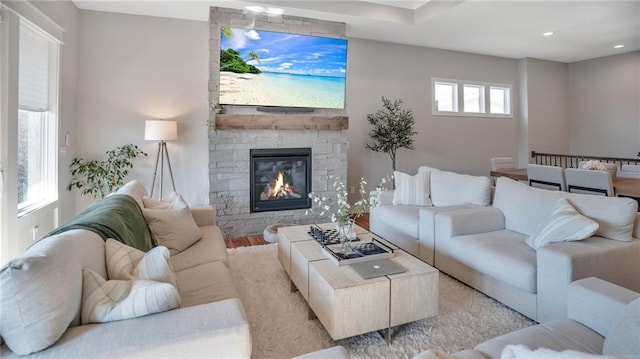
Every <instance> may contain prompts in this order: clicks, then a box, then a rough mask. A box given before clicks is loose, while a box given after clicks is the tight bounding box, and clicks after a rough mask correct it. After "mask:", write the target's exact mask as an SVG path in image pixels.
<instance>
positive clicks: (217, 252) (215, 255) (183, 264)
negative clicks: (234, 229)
mask: <svg viewBox="0 0 640 359" xmlns="http://www.w3.org/2000/svg"><path fill="white" fill-rule="evenodd" d="M200 230H201V231H202V238H201V239H200V240H199V241H196V243H194V244H193V245H191V247H189V248H187V249H185V250H184V251H182V252H180V253H176V254H174V255H172V256H171V258H170V260H171V266H172V267H173V270H174V272H179V271H182V270H185V269H189V268H191V267H196V266H199V265H200V264H204V263H209V262H216V261H219V262H222V263H225V264H228V262H229V256H228V255H227V247H226V245H225V244H224V237H223V235H222V231H221V230H220V227H217V226H206V227H200Z"/></svg>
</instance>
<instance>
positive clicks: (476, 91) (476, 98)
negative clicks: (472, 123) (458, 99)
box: [464, 85, 484, 113]
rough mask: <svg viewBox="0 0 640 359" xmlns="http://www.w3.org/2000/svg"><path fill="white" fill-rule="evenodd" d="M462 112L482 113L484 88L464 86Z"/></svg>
mask: <svg viewBox="0 0 640 359" xmlns="http://www.w3.org/2000/svg"><path fill="white" fill-rule="evenodd" d="M464 112H475V113H483V112H484V86H480V85H464Z"/></svg>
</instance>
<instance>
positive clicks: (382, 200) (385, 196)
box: [378, 189, 394, 206]
mask: <svg viewBox="0 0 640 359" xmlns="http://www.w3.org/2000/svg"><path fill="white" fill-rule="evenodd" d="M393 193H394V191H393V190H391V189H387V190H383V191H381V192H380V197H379V198H378V201H379V203H378V205H379V206H391V205H393Z"/></svg>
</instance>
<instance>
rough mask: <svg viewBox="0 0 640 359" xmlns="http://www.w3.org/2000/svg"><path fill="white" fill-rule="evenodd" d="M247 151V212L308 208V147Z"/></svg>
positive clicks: (309, 168)
mask: <svg viewBox="0 0 640 359" xmlns="http://www.w3.org/2000/svg"><path fill="white" fill-rule="evenodd" d="M249 152H250V157H251V159H250V171H249V176H250V178H249V181H250V200H251V208H250V209H251V212H265V211H282V210H289V209H302V208H311V199H310V198H309V193H310V192H311V148H269V149H251V150H249Z"/></svg>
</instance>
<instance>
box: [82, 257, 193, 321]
mask: <svg viewBox="0 0 640 359" xmlns="http://www.w3.org/2000/svg"><path fill="white" fill-rule="evenodd" d="M82 279H83V284H82V314H81V320H82V324H88V323H105V322H112V321H116V320H123V319H131V318H137V317H142V316H145V315H149V314H153V313H159V312H164V311H167V310H170V309H174V308H178V307H179V306H180V294H179V293H178V290H177V289H176V288H175V287H174V286H173V285H171V284H168V283H160V282H155V281H150V280H134V281H124V280H109V281H107V280H105V279H104V278H102V276H101V275H100V274H98V273H96V272H94V271H92V270H90V269H83V270H82Z"/></svg>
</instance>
